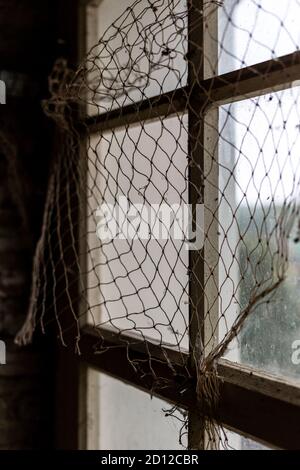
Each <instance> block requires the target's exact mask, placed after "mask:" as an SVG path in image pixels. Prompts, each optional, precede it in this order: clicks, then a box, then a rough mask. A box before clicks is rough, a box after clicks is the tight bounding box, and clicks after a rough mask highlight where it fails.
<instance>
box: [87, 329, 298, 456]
mask: <svg viewBox="0 0 300 470" xmlns="http://www.w3.org/2000/svg"><path fill="white" fill-rule="evenodd" d="M100 343H101V345H102V346H106V347H107V349H106V351H105V352H103V353H99V352H98V353H97V351H99V345H100ZM126 345H128V346H130V348H127V347H126ZM124 347H125V350H124ZM80 348H81V360H82V361H84V362H85V363H87V364H88V365H89V366H90V367H93V368H95V369H97V370H99V371H102V372H105V373H106V374H108V375H111V376H113V377H115V378H117V379H119V380H121V381H123V382H126V383H128V384H131V385H133V386H134V387H136V388H139V389H141V390H143V391H145V392H148V393H150V394H153V395H155V396H157V397H159V398H161V399H163V400H166V401H167V402H169V403H171V404H177V405H179V406H180V407H182V408H184V409H192V408H193V407H195V406H197V405H196V393H195V389H196V386H195V382H194V379H193V378H188V379H186V377H187V365H186V362H185V360H183V356H184V355H181V354H180V353H178V352H176V351H174V350H169V349H167V348H161V347H158V345H157V344H152V343H149V342H147V341H141V340H139V339H138V338H136V339H135V338H132V336H125V335H120V334H117V335H116V334H115V333H112V332H109V331H107V330H103V329H101V330H99V331H98V332H97V330H96V329H94V328H91V327H86V328H84V329H83V330H82V339H81V342H80ZM158 349H161V351H160V352H158ZM149 353H150V354H149ZM165 353H166V354H167V355H165ZM150 357H151V360H150ZM171 357H172V363H170V362H169V360H170V358H171ZM173 361H174V362H173ZM170 364H172V366H171V367H170ZM137 372H138V373H137ZM139 372H142V373H139ZM218 375H219V380H220V400H219V408H218V410H217V412H216V418H217V419H218V420H219V421H220V422H222V423H223V424H224V425H225V426H226V427H228V428H230V429H233V430H235V431H237V432H239V433H240V434H245V435H247V436H251V437H253V438H254V439H256V440H259V441H261V442H264V443H268V444H270V445H272V446H275V447H279V448H283V449H295V448H298V446H299V442H300V426H299V423H300V407H299V406H297V403H299V391H298V390H297V388H296V387H295V385H292V384H289V383H288V382H283V381H280V380H277V378H274V377H273V376H269V375H267V374H263V373H260V372H258V371H253V370H250V368H243V367H240V366H237V365H236V364H233V363H230V362H228V361H223V360H222V361H220V364H219V365H218ZM154 377H156V379H154ZM159 378H161V379H163V380H164V384H165V386H164V387H159V388H158V387H157V386H156V383H157V379H159ZM293 395H294V396H293ZM204 410H205V406H204ZM278 423H281V424H280V426H278Z"/></svg>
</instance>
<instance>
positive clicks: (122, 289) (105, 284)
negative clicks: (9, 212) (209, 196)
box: [88, 116, 188, 349]
mask: <svg viewBox="0 0 300 470" xmlns="http://www.w3.org/2000/svg"><path fill="white" fill-rule="evenodd" d="M137 143H138V145H137ZM186 155H187V117H186V116H178V117H172V118H169V119H166V120H163V121H156V122H146V123H143V124H139V125H134V126H130V127H128V128H126V129H125V128H119V129H116V130H114V131H112V132H107V133H106V134H104V135H103V136H102V137H98V136H95V137H94V138H93V139H92V140H91V142H90V151H89V176H88V188H89V189H88V244H89V249H90V251H89V255H88V271H89V276H88V288H89V289H88V295H89V304H90V306H91V307H92V308H91V312H90V313H91V315H90V321H92V322H93V323H96V324H97V325H99V326H100V325H101V326H104V327H113V328H116V329H118V330H120V331H121V330H122V331H124V332H126V333H135V334H139V335H143V336H145V337H151V338H152V339H155V340H157V341H160V342H163V343H165V344H172V345H174V346H177V347H178V348H183V349H187V348H188V339H187V322H188V273H187V266H188V250H186V247H185V246H184V243H183V241H182V240H179V239H174V238H168V235H166V238H162V239H157V238H149V239H142V238H136V239H120V238H118V237H114V236H112V237H111V238H110V239H109V240H107V241H104V242H103V241H100V240H99V238H98V237H97V235H96V228H97V224H98V222H99V218H98V217H97V215H96V211H97V208H98V207H99V206H100V205H101V204H103V203H106V204H112V205H114V204H115V202H116V201H120V200H121V199H120V198H123V201H124V200H126V201H130V203H131V204H143V203H144V201H147V204H146V207H148V208H150V204H158V205H160V204H164V206H165V207H168V208H169V207H171V205H173V204H181V203H184V202H187V201H188V186H187V171H188V168H187V158H186ZM144 198H145V199H144ZM124 212H125V211H124ZM164 220H165V219H164ZM146 228H147V227H146ZM152 229H153V227H152ZM152 232H153V230H152ZM152 232H151V233H152ZM148 233H149V227H148V228H147V234H148Z"/></svg>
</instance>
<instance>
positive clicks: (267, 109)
mask: <svg viewBox="0 0 300 470" xmlns="http://www.w3.org/2000/svg"><path fill="white" fill-rule="evenodd" d="M299 106H300V95H299V87H295V88H292V89H288V90H284V91H281V92H277V93H272V94H268V95H264V96H260V97H257V98H254V99H248V100H245V101H241V102H236V103H232V104H229V105H225V106H222V107H221V108H220V117H219V119H220V123H219V126H220V143H219V162H220V175H219V185H220V187H219V191H220V202H219V204H220V205H219V220H220V236H219V250H220V256H221V262H220V267H219V286H220V314H221V320H220V331H221V336H222V334H224V331H227V330H228V328H229V327H230V325H231V324H232V322H233V321H234V319H235V318H236V316H237V314H238V313H239V312H240V311H241V310H243V309H244V308H245V307H247V306H248V305H249V303H250V302H251V299H252V298H253V297H251V296H253V292H254V290H255V289H256V286H258V285H259V288H260V289H262V290H263V289H264V288H265V287H267V286H268V285H271V284H272V282H274V281H273V280H274V279H275V277H276V274H274V273H275V272H277V271H276V269H277V268H276V266H277V264H276V259H277V258H276V252H275V250H277V249H278V239H277V238H276V237H279V236H280V234H279V235H278V232H277V231H276V226H277V225H276V224H277V222H278V220H280V218H282V217H285V216H288V213H289V204H290V206H292V205H293V204H295V205H296V207H298V201H299V177H300V158H299V148H300V147H299V144H300V133H299V122H300V120H299ZM291 220H293V219H291ZM293 223H294V226H293V228H292V231H291V235H290V236H289V239H288V249H289V258H290V263H289V268H288V272H287V274H286V279H285V280H284V281H283V283H282V284H281V285H280V286H279V287H278V289H277V290H275V291H274V292H273V293H272V295H270V296H269V297H266V298H265V300H267V302H258V303H256V306H255V309H254V310H253V314H252V315H250V316H249V317H248V319H247V320H246V323H245V325H244V328H243V330H242V333H241V335H240V337H239V340H238V341H235V342H233V343H232V345H231V351H229V356H228V357H229V358H230V359H232V360H236V361H239V362H242V363H245V364H249V365H251V366H255V367H257V368H260V369H264V370H267V371H269V372H273V373H276V374H280V375H284V376H288V377H293V378H297V379H300V366H299V365H298V362H299V361H297V359H299V357H298V356H297V347H298V349H299V344H300V343H299V344H298V343H297V341H298V340H299V339H300V297H299V288H300V275H299V274H300V244H299V243H298V234H297V232H298V227H297V225H298V218H297V217H296V218H294V222H293ZM274 276H275V277H274ZM297 345H298V346H297Z"/></svg>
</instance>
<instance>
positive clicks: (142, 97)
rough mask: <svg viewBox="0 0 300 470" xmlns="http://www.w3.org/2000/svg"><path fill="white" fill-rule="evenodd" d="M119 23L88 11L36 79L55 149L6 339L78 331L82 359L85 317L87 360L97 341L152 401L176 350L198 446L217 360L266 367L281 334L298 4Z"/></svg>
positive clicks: (178, 12)
mask: <svg viewBox="0 0 300 470" xmlns="http://www.w3.org/2000/svg"><path fill="white" fill-rule="evenodd" d="M275 4H276V5H275ZM100 5H101V4H100ZM103 5H105V1H103ZM112 5H113V2H112ZM126 6H127V8H126V9H125V7H126ZM118 8H120V6H119V7H116V10H118ZM122 10H124V11H123V12H122V11H120V12H119V13H121V15H120V16H119V17H117V16H118V15H116V12H115V10H114V6H112V7H111V9H109V8H108V9H107V10H106V15H105V12H104V14H103V16H101V15H100V17H101V18H100V20H99V21H100V26H99V28H98V30H97V34H98V37H97V42H96V43H95V44H94V45H93V46H92V47H91V49H90V50H89V52H88V54H87V56H86V57H85V58H84V60H83V62H82V64H81V65H80V66H79V68H78V69H77V70H76V71H72V70H69V69H68V67H67V64H66V62H65V60H63V59H60V60H58V61H57V62H56V64H55V67H54V70H53V73H52V75H51V77H50V79H49V83H50V92H51V96H50V98H49V99H48V100H47V101H45V102H44V109H45V112H46V113H47V114H48V115H49V116H50V117H51V118H52V119H54V120H55V122H56V127H57V138H56V141H57V145H56V148H55V149H54V152H53V153H54V156H53V165H52V170H51V174H50V179H49V187H48V196H47V201H46V206H45V213H44V221H43V227H42V233H41V238H40V241H39V243H38V246H37V250H36V256H35V261H34V268H33V284H32V295H31V301H30V307H29V313H28V318H27V321H26V323H25V325H24V327H23V329H22V331H21V332H20V334H19V336H18V338H17V340H18V341H19V342H21V343H27V342H29V341H30V340H31V338H32V334H33V331H34V329H35V327H36V325H37V324H39V325H41V327H42V329H43V330H44V329H45V327H46V326H47V324H49V323H50V322H52V323H53V322H55V323H56V325H57V329H58V333H59V336H60V338H61V341H62V342H63V343H64V341H65V339H64V337H65V332H66V331H68V330H69V329H70V328H73V327H74V326H75V330H76V334H75V339H74V341H75V345H76V349H77V351H80V327H81V325H82V324H83V321H86V322H88V323H89V324H90V325H91V327H93V328H95V331H97V334H98V335H99V343H97V352H101V351H106V350H107V348H108V345H107V341H106V339H107V336H106V333H105V332H107V331H108V330H109V331H110V332H111V334H112V335H113V336H114V337H115V339H117V340H118V341H120V342H121V343H122V344H123V345H124V346H125V349H126V351H127V357H128V361H130V362H131V364H132V366H133V367H134V369H135V371H136V373H137V374H140V375H143V373H145V372H144V369H143V368H144V365H145V363H147V366H148V369H147V371H148V372H147V373H148V374H149V370H150V373H151V374H153V379H154V382H155V386H156V387H158V388H159V387H164V386H166V385H167V384H166V382H167V379H166V378H164V377H161V376H158V375H157V373H156V370H155V366H154V364H155V360H157V351H158V350H160V352H161V354H160V360H163V361H164V362H165V363H166V364H167V366H168V367H169V368H170V371H171V373H174V375H175V369H174V361H173V359H170V358H171V357H172V358H173V356H171V354H169V353H168V351H169V350H171V351H172V353H173V352H174V351H175V352H176V353H177V361H179V362H180V363H181V365H182V366H183V367H182V369H181V370H182V371H183V372H182V375H183V377H181V381H180V384H179V385H178V387H179V388H180V389H181V390H184V387H185V386H186V383H187V382H188V381H189V380H190V378H191V376H196V377H197V396H198V404H199V410H200V413H201V410H202V408H203V403H205V407H206V410H205V416H206V419H205V423H204V427H205V430H206V433H205V442H206V444H205V446H207V447H209V446H210V447H211V446H214V445H217V444H216V442H217V441H219V440H220V439H221V440H222V431H221V427H220V423H218V425H215V422H214V419H213V418H214V417H215V416H214V411H213V410H214V409H216V407H217V405H218V398H219V394H218V381H217V367H216V364H217V361H218V359H220V358H222V357H224V356H227V357H228V358H229V359H231V360H234V361H238V362H248V363H251V364H252V365H255V366H260V365H263V366H266V364H262V356H263V355H259V350H260V346H259V345H258V343H257V342H255V338H257V337H259V334H260V333H259V330H260V328H261V329H263V328H265V329H266V330H267V333H268V334H269V332H270V328H273V323H274V322H275V321H282V322H284V321H285V320H284V318H285V317H284V314H280V313H278V308H277V307H276V305H278V302H279V300H280V299H279V297H284V296H285V297H284V300H285V301H286V299H287V297H288V296H286V294H284V292H285V291H284V289H285V287H284V286H285V282H286V278H287V273H288V272H289V269H290V268H289V262H288V261H289V252H290V250H292V254H293V257H294V258H295V259H296V258H297V256H298V255H297V256H296V255H295V253H296V252H295V247H296V246H297V245H296V242H297V220H298V209H299V207H298V198H299V194H298V193H299V162H300V160H299V150H298V148H299V122H300V120H299V87H298V86H297V82H296V81H295V80H294V78H293V77H294V75H293V77H292V76H290V75H289V74H290V73H291V72H290V71H291V70H292V69H291V67H293V65H295V67H294V69H293V73H294V72H295V69H296V66H297V63H298V62H297V61H298V55H297V54H298V52H295V51H296V50H297V49H298V44H299V42H298V39H299V37H298V36H299V33H298V31H297V28H296V26H295V18H297V12H298V13H299V11H300V9H299V2H298V1H294V0H293V1H292V0H291V1H284V2H270V1H268V0H265V1H259V0H249V1H248V0H247V1H246V0H240V1H239V0H228V1H227V0H225V1H224V2H216V1H208V0H207V1H204V2H200V1H197V2H196V1H189V2H188V3H187V2H186V1H185V0H152V1H150V0H137V1H135V2H132V1H130V2H127V3H126V5H125V4H124V5H123V2H122ZM93 14H96V13H93ZM110 15H115V16H113V17H112V18H110ZM116 17H117V19H115V18H116ZM112 20H114V21H112ZM110 23H111V24H110ZM104 30H105V32H104ZM99 37H101V38H100V39H99V40H98V38H99ZM286 54H290V55H289V57H288V60H287V59H282V60H281V59H280V58H278V57H281V56H284V55H286ZM263 61H268V62H265V63H264V64H263V66H260V65H256V64H259V63H261V62H263ZM245 67H248V68H247V72H246V73H244V72H243V68H245ZM287 67H289V69H287ZM276 73H277V75H276ZM218 76H219V78H218ZM214 77H217V78H214ZM289 289H290V286H289ZM291 292H292V291H289V293H290V294H291ZM278 293H279V294H278ZM278 296H279V297H278ZM62 299H64V300H63V303H62ZM289 301H290V300H289ZM78 306H79V307H78ZM276 308H277V310H276ZM289 308H291V305H290V307H289ZM289 308H288V309H289ZM274 312H275V317H276V318H274ZM276 312H277V313H276ZM276 315H277V316H276ZM62 318H63V319H64V321H62ZM83 319H84V320H83ZM276 319H277V320H276ZM291 321H292V322H294V323H293V324H294V326H295V328H300V321H299V318H298V316H297V315H296V316H294V317H293V319H292V320H291ZM275 328H276V327H275ZM272 331H273V330H272ZM262 334H266V332H265V333H262ZM257 335H258V336H257ZM274 335H275V333H274ZM274 335H273V337H272V341H274V337H275V336H274ZM275 340H276V338H275ZM270 341H271V340H270ZM141 343H142V344H143V345H144V351H145V354H146V355H145V357H144V359H143V360H139V361H138V360H136V359H133V356H132V354H131V353H132V350H134V348H135V347H136V344H139V345H140V344H141ZM153 345H155V347H156V349H155V351H156V353H154V348H153V347H152V346H153ZM270 356H272V354H271V353H270V354H269V356H268V357H269V363H271V362H270V361H272V360H274V357H273V359H271V357H270ZM162 358H163V359H162ZM279 362H280V361H279V359H278V360H277V365H278V363H279ZM272 364H273V363H272ZM272 364H271V365H272ZM273 366H274V364H273ZM281 366H282V367H284V363H282V364H281ZM274 367H275V366H274ZM271 368H272V367H271ZM171 413H172V410H171ZM203 413H204V412H203ZM207 417H210V418H211V419H207ZM185 429H186V420H185V418H184V419H183V432H185ZM225 443H226V439H225ZM201 445H203V443H202V444H201Z"/></svg>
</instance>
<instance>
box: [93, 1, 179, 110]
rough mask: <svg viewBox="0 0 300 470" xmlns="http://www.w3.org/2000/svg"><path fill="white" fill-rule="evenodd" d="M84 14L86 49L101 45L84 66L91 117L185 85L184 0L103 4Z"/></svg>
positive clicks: (110, 2)
mask: <svg viewBox="0 0 300 470" xmlns="http://www.w3.org/2000/svg"><path fill="white" fill-rule="evenodd" d="M131 7H132V8H131ZM88 12H89V13H88V25H87V30H88V47H89V48H90V47H92V46H94V45H96V44H97V43H98V42H99V40H100V39H102V38H103V39H104V41H101V43H100V44H99V46H97V47H94V48H93V49H92V51H91V52H90V54H89V59H88V62H87V70H88V73H89V81H90V83H91V84H92V86H91V88H92V89H93V90H94V93H91V94H90V100H89V101H90V102H91V106H90V109H89V113H90V114H98V112H105V111H107V110H110V109H114V108H118V107H120V106H125V105H128V104H132V103H133V102H137V101H141V100H143V99H145V98H150V97H153V96H156V95H160V94H161V93H165V92H168V91H172V90H174V89H176V88H181V87H182V86H185V85H186V82H187V62H186V60H185V54H186V52H187V41H186V30H187V27H186V16H187V15H186V0H175V1H165V0H158V1H156V2H155V5H152V2H149V0H142V1H140V2H138V3H137V4H135V2H134V1H132V0H122V1H119V0H102V1H101V2H100V3H99V4H98V6H94V7H89V9H88ZM92 31H93V34H92V33H91V32H92ZM166 51H171V52H170V53H166ZM100 78H101V80H100ZM100 82H101V83H100ZM93 84H94V85H93ZM92 103H93V104H92Z"/></svg>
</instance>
